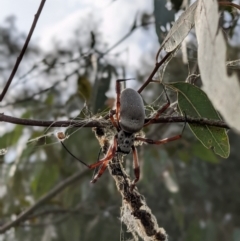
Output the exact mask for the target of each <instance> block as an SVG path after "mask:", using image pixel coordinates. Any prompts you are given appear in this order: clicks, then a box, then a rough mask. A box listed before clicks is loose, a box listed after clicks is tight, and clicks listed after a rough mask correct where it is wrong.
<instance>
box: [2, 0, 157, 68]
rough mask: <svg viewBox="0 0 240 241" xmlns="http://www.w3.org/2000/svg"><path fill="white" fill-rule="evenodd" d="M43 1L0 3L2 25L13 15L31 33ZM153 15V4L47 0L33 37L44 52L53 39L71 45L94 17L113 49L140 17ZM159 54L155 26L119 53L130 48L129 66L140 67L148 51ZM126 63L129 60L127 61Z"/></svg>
mask: <svg viewBox="0 0 240 241" xmlns="http://www.w3.org/2000/svg"><path fill="white" fill-rule="evenodd" d="M39 4H40V0H0V9H1V10H0V12H1V14H0V23H2V22H3V21H4V19H5V18H6V17H7V16H9V15H15V16H16V17H17V22H16V24H17V27H18V29H19V30H22V31H24V32H26V33H27V32H28V31H29V28H30V26H31V23H32V21H33V17H34V14H35V13H36V11H37V9H38V6H39ZM143 11H145V12H149V13H152V12H153V1H145V0H131V1H129V0H116V1H112V0H97V1H96V0H68V1H63V0H47V1H46V3H45V6H44V9H43V11H42V14H41V16H40V19H39V21H38V25H37V27H36V30H35V32H34V35H33V41H36V42H38V44H40V46H41V47H43V48H44V49H51V44H52V39H53V38H54V39H57V40H61V41H65V42H66V41H67V39H68V36H69V35H70V33H71V32H72V31H73V30H74V29H76V26H78V25H81V24H83V25H84V24H86V23H85V22H84V21H86V19H87V17H88V16H89V15H91V16H93V18H94V20H95V19H96V21H97V22H98V24H99V31H100V32H101V34H102V36H103V39H104V41H105V42H107V43H108V44H109V46H111V45H112V44H114V43H115V42H116V41H118V40H119V39H120V38H121V37H122V36H123V35H124V34H125V33H127V32H128V31H129V28H130V27H131V25H132V23H133V20H134V18H135V15H136V13H137V12H138V13H141V12H143ZM154 46H155V47H156V51H157V46H158V44H157V36H156V33H155V29H154V26H152V27H151V30H150V31H148V32H146V31H144V30H141V29H139V30H137V31H136V32H135V33H134V34H133V35H132V36H131V37H130V38H129V39H128V40H127V41H125V42H124V43H123V44H121V45H120V46H119V47H118V48H116V49H115V51H119V50H121V49H125V48H126V47H128V54H129V55H128V57H129V59H128V62H129V63H130V64H131V65H133V66H135V67H136V66H137V63H138V60H139V58H140V56H141V54H143V52H145V51H151V50H153V48H154ZM124 61H126V60H124Z"/></svg>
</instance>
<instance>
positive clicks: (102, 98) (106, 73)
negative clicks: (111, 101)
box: [92, 64, 117, 113]
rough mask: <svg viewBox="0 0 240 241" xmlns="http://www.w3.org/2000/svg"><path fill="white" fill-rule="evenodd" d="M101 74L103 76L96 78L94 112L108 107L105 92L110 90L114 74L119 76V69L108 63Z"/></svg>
mask: <svg viewBox="0 0 240 241" xmlns="http://www.w3.org/2000/svg"><path fill="white" fill-rule="evenodd" d="M101 75H102V77H101V78H100V79H96V82H95V84H94V90H93V92H94V93H93V101H92V105H93V113H97V112H98V111H102V110H104V109H105V108H106V101H107V96H106V95H105V94H106V92H107V91H108V90H109V86H110V83H111V79H112V76H113V75H115V76H116V77H117V70H116V68H115V67H114V66H113V65H110V64H108V65H106V66H104V67H103V69H102V70H101Z"/></svg>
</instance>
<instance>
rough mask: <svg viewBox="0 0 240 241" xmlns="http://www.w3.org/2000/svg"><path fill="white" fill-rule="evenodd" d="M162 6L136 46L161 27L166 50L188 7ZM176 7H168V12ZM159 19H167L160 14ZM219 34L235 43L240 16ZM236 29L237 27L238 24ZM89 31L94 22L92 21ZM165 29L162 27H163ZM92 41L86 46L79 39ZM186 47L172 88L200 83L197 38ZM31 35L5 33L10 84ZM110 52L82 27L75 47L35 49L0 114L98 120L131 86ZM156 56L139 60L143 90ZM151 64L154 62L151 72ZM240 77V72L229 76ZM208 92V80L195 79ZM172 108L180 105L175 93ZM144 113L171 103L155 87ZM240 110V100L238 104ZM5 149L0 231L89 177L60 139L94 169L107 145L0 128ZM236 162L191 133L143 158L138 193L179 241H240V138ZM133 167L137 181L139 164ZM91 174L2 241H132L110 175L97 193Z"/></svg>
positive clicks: (164, 132) (2, 48)
mask: <svg viewBox="0 0 240 241" xmlns="http://www.w3.org/2000/svg"><path fill="white" fill-rule="evenodd" d="M171 2H172V8H171V10H169V9H167V8H166V1H162V0H154V13H152V14H151V13H145V12H142V13H138V15H137V16H136V19H135V22H134V23H133V25H132V28H131V29H130V30H129V34H128V35H127V37H128V38H131V34H132V33H133V32H134V31H135V30H137V28H143V29H145V31H146V34H148V28H150V27H151V25H149V23H150V22H151V20H152V19H154V18H155V27H156V34H157V36H158V39H159V42H160V43H161V42H162V40H163V38H164V36H165V35H166V33H167V31H168V30H169V27H168V26H170V22H172V21H174V15H175V14H176V13H177V12H179V11H182V7H181V6H182V1H179V0H177V1H176V0H175V1H173V0H172V1H171ZM169 3H170V2H169ZM160 13H161V14H160ZM221 16H222V17H221V26H222V28H223V29H224V32H225V34H226V36H227V38H228V39H230V40H233V41H232V42H234V36H235V35H236V32H237V31H239V27H238V23H239V21H237V20H238V17H239V15H238V14H237V12H236V11H233V10H232V9H223V14H222V15H221ZM236 19H237V20H236ZM89 21H91V19H89ZM160 26H161V27H160ZM81 34H84V35H85V36H88V37H87V38H86V41H80V38H79V36H80V35H81ZM190 35H191V39H190V41H189V42H188V45H187V46H188V48H187V56H188V62H187V63H186V62H184V61H183V57H182V55H181V54H180V53H179V54H177V55H176V56H175V57H174V58H173V59H172V60H171V61H170V63H169V64H168V66H167V69H166V71H165V75H164V82H166V83H168V82H172V81H185V79H186V78H187V77H188V75H189V74H192V73H194V74H197V73H198V68H197V61H196V40H195V37H194V31H192V32H191V34H190ZM24 39H25V34H22V33H19V31H18V30H17V29H16V25H15V20H14V17H9V18H8V19H6V21H5V22H4V23H1V25H0V59H1V61H0V81H1V82H0V83H1V86H2V87H3V86H4V83H5V81H6V79H7V77H8V75H9V73H10V71H11V69H12V66H13V63H14V62H15V59H16V57H17V56H18V53H19V51H20V49H21V46H22V43H23V41H24ZM110 50H111V46H107V45H106V43H104V42H102V39H101V32H100V30H98V26H97V25H96V29H94V31H92V30H89V29H88V26H87V25H86V26H79V28H78V31H76V32H75V37H74V38H73V39H72V40H71V41H70V44H69V45H68V47H64V48H63V47H61V46H59V45H58V44H57V43H56V45H55V48H54V49H52V51H49V52H47V53H46V52H43V51H42V50H41V49H40V48H39V47H38V46H37V43H31V44H30V46H29V48H28V51H27V54H26V55H25V57H24V60H23V62H22V66H23V68H21V69H22V71H19V72H18V74H17V76H16V80H15V82H14V83H13V84H12V86H11V90H10V91H9V92H8V94H7V95H6V96H5V99H4V101H3V102H2V104H1V112H4V113H5V114H11V115H13V116H16V117H22V118H31V119H42V120H62V119H65V120H66V119H75V120H79V121H81V120H82V119H90V118H97V117H99V116H101V115H103V114H104V113H105V112H107V111H108V110H109V108H111V107H112V106H113V103H114V99H112V98H108V97H107V96H106V92H107V91H108V90H109V88H110V86H111V82H113V81H114V80H116V79H117V78H125V77H128V76H126V66H125V65H123V64H122V63H120V62H119V61H118V57H119V55H121V52H120V53H114V54H112V53H111V51H110ZM156 52H157V49H153V50H152V52H151V53H147V52H146V53H145V58H144V59H139V66H138V68H137V69H134V70H131V71H132V73H135V76H132V77H136V81H135V82H136V85H140V83H141V82H143V81H144V80H145V79H146V78H147V76H148V75H149V73H150V72H151V70H152V69H153V67H154V58H155V53H156ZM239 55H240V48H239V47H238V46H236V45H229V46H228V59H230V60H231V59H238V58H239ZM147 59H151V61H152V62H148V61H147ZM23 70H24V71H23ZM233 71H234V72H237V73H238V74H239V73H240V71H239V68H231V69H230V68H229V72H233ZM195 81H196V84H197V85H199V86H200V85H201V80H200V79H195ZM168 94H169V95H170V96H171V99H172V101H175V96H174V95H172V93H171V92H170V91H169V93H168ZM143 96H144V100H145V101H146V110H147V111H148V112H151V111H152V109H153V108H157V107H158V106H159V105H161V104H163V103H164V99H163V98H162V97H161V96H162V89H161V87H160V86H157V85H155V84H152V85H150V86H149V87H148V88H147V89H146V90H145V91H144V92H143ZM233 101H234V99H233ZM1 131H2V133H1V138H0V149H2V148H6V149H7V154H6V155H3V156H0V163H1V164H0V165H1V169H0V173H1V175H0V217H1V219H0V224H1V225H3V224H4V223H6V222H7V221H9V220H13V219H14V218H16V216H17V215H18V214H19V213H21V212H22V211H23V210H24V209H26V208H28V207H30V206H31V205H32V204H33V203H35V202H36V201H37V200H38V199H39V198H40V197H41V196H42V195H44V194H46V193H48V192H49V191H50V190H51V189H52V188H53V187H54V186H55V185H57V184H58V183H60V182H61V181H63V180H65V179H66V178H67V177H69V176H71V175H73V174H74V173H75V172H76V171H77V170H82V171H83V172H84V171H85V167H84V166H82V165H80V164H79V163H78V162H77V161H76V160H74V159H73V158H72V157H71V156H70V155H69V154H68V153H67V152H66V151H65V150H64V149H63V148H62V146H61V145H60V143H59V141H58V140H57V138H56V135H55V134H56V132H57V131H65V133H66V135H68V138H67V139H66V140H65V144H66V145H67V146H68V147H69V149H70V150H71V152H72V153H74V154H75V155H76V156H78V157H80V158H81V159H82V160H85V161H86V162H87V163H93V162H95V161H96V160H97V158H98V153H99V148H100V147H99V144H98V142H97V140H96V138H95V136H94V133H93V132H92V131H91V129H90V128H78V129H77V128H74V127H69V128H65V129H64V128H51V127H49V128H45V129H44V128H40V127H24V126H17V125H16V126H14V125H11V124H6V123H1ZM180 131H181V125H178V124H171V125H167V124H162V125H160V124H159V125H153V126H151V127H150V128H147V130H146V135H147V136H148V137H150V138H153V139H160V138H164V137H168V136H172V135H175V134H176V133H179V132H180ZM228 133H229V139H230V144H231V154H230V157H229V158H228V159H227V160H223V159H221V158H219V157H218V156H216V155H215V154H213V153H212V151H211V150H206V149H205V148H204V147H202V145H201V144H200V142H198V141H197V140H196V139H195V137H194V136H193V134H192V133H191V132H190V131H189V129H188V128H186V130H185V131H184V134H183V138H182V139H180V140H178V141H175V142H173V143H169V144H166V145H164V146H150V145H144V146H142V147H141V148H138V151H139V156H140V162H141V180H140V182H139V183H138V188H139V190H140V192H141V193H142V194H143V195H144V196H145V198H146V200H147V203H148V204H149V207H150V208H151V209H152V212H153V213H154V214H155V215H156V217H157V220H158V223H159V225H160V226H162V227H164V228H165V229H166V231H167V233H168V235H169V240H174V241H200V240H201V241H202V240H204V241H225V240H229V241H237V240H240V188H239V183H240V175H239V174H238V170H240V162H239V157H240V156H239V143H240V137H239V135H237V134H236V133H234V132H233V131H231V130H230V131H229V132H228ZM125 166H126V169H127V171H128V172H129V173H130V174H131V176H133V173H132V172H133V171H132V156H131V155H128V156H127V157H126V162H125ZM92 175H93V172H92V171H87V172H86V175H83V176H82V177H81V178H80V179H79V180H78V181H77V182H75V183H73V184H72V185H70V186H68V187H67V188H66V189H64V190H63V191H62V192H61V193H59V194H58V195H56V196H55V197H54V198H52V199H51V200H49V201H48V202H46V203H44V205H42V206H41V207H40V208H38V210H37V211H35V213H34V214H33V215H31V217H30V218H29V219H28V220H27V221H25V222H22V223H21V224H20V225H19V226H18V227H16V228H14V229H11V230H9V231H8V232H6V233H5V234H2V235H0V238H1V240H4V241H5V240H6V241H7V240H25V241H27V240H43V241H48V240H58V241H61V240H72V241H75V240H81V241H84V240H86V241H91V240H98V241H101V240H128V239H130V238H131V235H130V234H129V233H128V232H127V230H126V228H125V227H124V225H123V224H122V223H121V220H120V207H121V197H120V195H119V193H118V192H117V190H116V187H115V183H114V181H113V180H112V178H111V177H110V175H109V174H108V172H106V173H104V175H103V176H102V177H101V178H100V179H99V181H98V182H97V183H96V184H95V185H91V184H90V183H89V181H90V180H91V178H92Z"/></svg>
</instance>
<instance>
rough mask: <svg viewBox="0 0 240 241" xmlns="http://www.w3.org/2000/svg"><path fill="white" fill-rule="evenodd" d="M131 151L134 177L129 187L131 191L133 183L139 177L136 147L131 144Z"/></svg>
mask: <svg viewBox="0 0 240 241" xmlns="http://www.w3.org/2000/svg"><path fill="white" fill-rule="evenodd" d="M132 151H133V170H134V175H135V179H134V180H133V182H132V184H131V187H130V189H131V191H132V190H133V189H134V187H135V184H136V183H137V182H138V180H139V177H140V165H139V161H138V154H137V149H136V147H135V146H132Z"/></svg>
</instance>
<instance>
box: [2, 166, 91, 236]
mask: <svg viewBox="0 0 240 241" xmlns="http://www.w3.org/2000/svg"><path fill="white" fill-rule="evenodd" d="M87 173H88V169H87V170H85V171H79V172H76V173H75V174H73V175H72V176H70V177H68V178H67V179H65V180H63V181H62V182H60V183H59V184H58V185H57V186H56V187H54V188H53V189H52V190H50V191H49V192H48V193H47V194H45V195H44V196H43V197H41V198H40V199H39V200H38V201H37V202H36V203H35V204H34V205H33V206H31V207H29V208H28V209H26V210H25V211H23V212H22V213H21V214H20V215H18V217H17V218H16V219H15V220H14V221H10V222H8V223H6V224H4V225H2V226H1V227H0V233H4V232H6V231H7V230H8V229H10V228H12V227H15V226H17V225H18V224H19V223H20V222H22V221H24V220H26V218H27V217H28V216H29V215H30V214H32V213H33V212H34V211H35V210H36V209H38V208H39V207H40V206H41V205H43V203H45V202H46V201H48V200H49V199H51V198H53V197H54V196H55V195H57V194H58V193H60V192H61V191H63V190H64V189H65V188H66V187H68V186H69V185H71V184H73V183H74V182H76V181H78V180H79V179H81V178H83V177H84V176H85V175H86V174H87Z"/></svg>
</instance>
